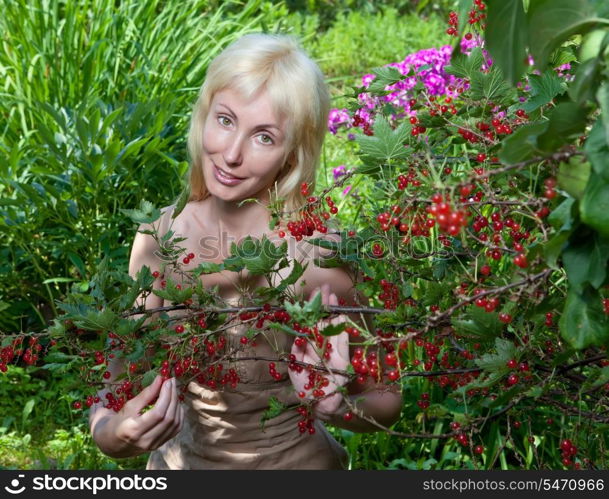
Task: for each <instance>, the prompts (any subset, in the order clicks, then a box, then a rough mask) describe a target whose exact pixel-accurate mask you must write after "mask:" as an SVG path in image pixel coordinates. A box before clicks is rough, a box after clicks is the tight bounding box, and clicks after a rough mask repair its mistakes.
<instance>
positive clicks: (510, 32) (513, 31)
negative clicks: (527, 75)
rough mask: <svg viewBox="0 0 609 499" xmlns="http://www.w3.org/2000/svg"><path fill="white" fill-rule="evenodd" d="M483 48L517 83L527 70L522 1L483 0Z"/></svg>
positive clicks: (526, 33)
mask: <svg viewBox="0 0 609 499" xmlns="http://www.w3.org/2000/svg"><path fill="white" fill-rule="evenodd" d="M486 4H487V6H488V15H487V19H486V28H485V30H484V38H485V41H486V47H487V49H488V51H489V52H490V54H491V56H492V58H493V61H494V64H496V65H497V66H498V67H499V68H500V69H501V71H502V72H503V75H504V76H505V78H506V80H508V81H509V82H510V83H511V84H512V85H516V83H517V82H518V80H519V79H520V77H521V76H522V74H523V73H524V71H525V69H526V47H527V44H528V30H527V29H526V23H527V19H526V15H525V12H524V8H523V5H522V1H521V0H486Z"/></svg>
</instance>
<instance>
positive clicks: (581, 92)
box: [568, 57, 600, 104]
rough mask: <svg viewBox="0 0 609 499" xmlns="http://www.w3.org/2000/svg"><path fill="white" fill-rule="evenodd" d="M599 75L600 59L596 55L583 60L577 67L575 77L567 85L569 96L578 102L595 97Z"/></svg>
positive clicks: (581, 102)
mask: <svg viewBox="0 0 609 499" xmlns="http://www.w3.org/2000/svg"><path fill="white" fill-rule="evenodd" d="M599 77H600V61H599V59H598V58H597V57H595V58H593V59H589V60H587V61H586V62H583V63H582V64H580V65H579V67H578V68H577V71H576V72H575V77H574V79H573V81H572V82H571V84H570V85H569V89H568V91H569V97H571V99H573V100H574V101H575V102H577V103H579V104H583V103H584V102H586V101H589V100H593V99H594V98H595V95H594V89H596V88H597V84H598V82H599Z"/></svg>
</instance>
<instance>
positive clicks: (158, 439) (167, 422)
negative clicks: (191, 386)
mask: <svg viewBox="0 0 609 499" xmlns="http://www.w3.org/2000/svg"><path fill="white" fill-rule="evenodd" d="M170 391H171V401H170V402H169V406H168V407H167V411H166V412H165V415H164V417H163V419H162V420H161V422H160V423H159V424H158V425H157V426H156V427H155V428H154V429H153V430H151V431H150V432H149V434H145V435H144V438H150V441H151V442H152V447H154V448H158V447H160V446H161V445H163V444H164V443H165V442H166V441H167V440H169V439H170V438H172V437H173V436H175V435H176V429H177V428H178V426H179V420H178V412H177V410H178V409H179V404H178V400H179V399H178V397H179V394H178V389H177V388H176V380H175V378H173V379H172V380H171V389H170Z"/></svg>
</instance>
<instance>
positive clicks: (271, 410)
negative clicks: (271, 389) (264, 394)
mask: <svg viewBox="0 0 609 499" xmlns="http://www.w3.org/2000/svg"><path fill="white" fill-rule="evenodd" d="M285 410H286V406H285V405H284V404H282V403H281V402H280V401H279V399H278V398H276V397H269V407H268V408H267V409H266V410H265V411H264V412H263V413H262V417H261V418H260V427H261V428H262V429H264V424H265V423H266V422H267V421H268V420H269V419H273V418H276V417H277V416H279V415H280V414H281V413H282V412H283V411H285Z"/></svg>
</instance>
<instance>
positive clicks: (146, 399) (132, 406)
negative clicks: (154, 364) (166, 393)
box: [126, 376, 163, 414]
mask: <svg viewBox="0 0 609 499" xmlns="http://www.w3.org/2000/svg"><path fill="white" fill-rule="evenodd" d="M162 386H163V378H161V376H157V377H156V378H154V381H153V382H152V383H151V384H150V385H148V386H147V387H146V388H144V389H143V390H142V391H141V392H140V393H139V394H138V395H137V396H135V397H133V398H132V399H131V400H130V401H129V402H127V404H126V406H127V407H128V408H129V412H131V411H133V413H135V414H139V413H140V412H141V411H142V409H143V408H144V407H147V406H149V405H150V404H153V403H154V402H155V400H156V399H157V397H158V396H159V392H160V391H161V387H162Z"/></svg>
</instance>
